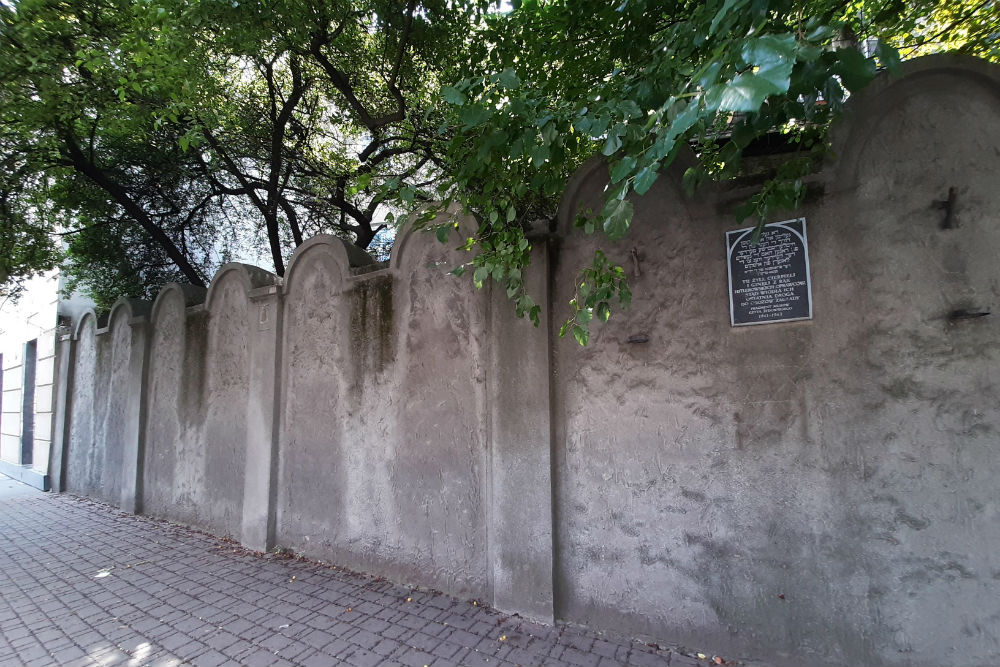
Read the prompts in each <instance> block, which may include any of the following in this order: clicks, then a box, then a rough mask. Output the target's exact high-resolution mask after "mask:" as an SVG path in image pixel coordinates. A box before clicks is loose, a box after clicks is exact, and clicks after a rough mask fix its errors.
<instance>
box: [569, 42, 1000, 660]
mask: <svg viewBox="0 0 1000 667" xmlns="http://www.w3.org/2000/svg"><path fill="white" fill-rule="evenodd" d="M973 69H974V70H975V71H972V72H970V71H966V70H964V69H963V63H962V62H961V61H960V60H958V61H954V60H949V61H947V62H942V61H937V65H936V66H935V67H933V68H928V67H926V66H920V67H917V72H915V73H914V74H915V78H914V79H912V80H908V79H906V78H904V79H901V80H899V81H895V82H892V83H891V84H890V83H885V84H879V85H878V86H876V87H875V89H874V92H873V94H872V95H870V96H866V98H865V99H864V100H861V101H859V102H858V105H859V109H857V110H855V112H854V114H853V115H852V116H850V117H849V120H848V122H849V125H848V126H845V127H841V128H840V133H839V136H841V137H847V138H848V139H845V140H842V142H841V143H840V144H839V145H838V156H839V158H840V160H841V162H840V163H839V164H837V165H835V166H833V167H830V168H829V169H828V172H827V174H825V176H826V177H827V179H828V180H827V192H828V194H827V195H826V196H825V197H824V198H822V199H820V200H818V201H813V202H811V203H810V204H808V205H807V206H806V207H805V209H804V210H802V211H799V212H797V213H795V214H794V215H795V216H800V215H801V216H804V217H805V218H806V220H807V225H808V227H807V229H808V241H809V253H810V266H811V280H812V295H813V304H814V317H813V319H812V320H810V321H804V322H793V323H785V324H770V325H762V326H750V327H736V328H734V327H731V326H730V323H729V312H728V309H729V301H728V295H727V269H726V260H725V256H726V255H725V236H724V234H725V232H726V231H727V230H728V229H731V228H733V227H734V225H731V224H730V220H729V219H727V218H726V217H724V216H720V215H719V214H718V213H717V212H716V211H715V210H714V208H715V207H714V205H713V202H712V201H711V200H704V199H702V200H700V201H699V200H695V201H692V202H685V201H684V199H683V198H682V197H681V196H680V194H679V192H678V190H677V187H676V183H679V180H680V179H679V174H677V173H675V174H668V175H666V177H665V178H664V177H661V182H658V183H657V184H656V186H655V187H654V188H653V189H652V190H651V191H650V192H649V193H648V194H647V195H646V196H644V197H642V198H640V199H637V200H636V201H635V208H636V214H635V221H634V223H633V228H632V230H631V232H630V234H629V237H628V238H627V239H626V240H624V241H623V242H622V243H620V244H618V245H617V247H615V248H614V249H613V250H612V251H611V253H610V257H611V259H612V260H613V261H616V262H618V263H620V264H621V265H622V266H624V267H626V269H627V271H628V273H629V277H630V280H631V284H632V290H633V293H634V294H635V299H634V302H633V306H632V308H631V309H630V310H629V311H628V312H625V313H622V314H620V315H616V316H615V317H614V318H613V319H612V320H611V322H610V323H609V324H608V325H607V326H604V327H602V328H600V329H599V330H598V331H597V332H595V334H594V336H593V337H592V339H591V343H590V345H589V346H588V347H587V348H586V349H582V348H579V347H577V346H572V345H557V346H556V347H555V350H556V358H555V371H556V374H557V376H558V377H559V381H558V382H557V383H555V384H554V391H555V394H554V395H555V416H554V421H555V434H556V438H555V443H554V448H555V452H556V454H555V458H556V461H555V469H556V479H555V484H554V488H555V491H556V516H557V531H556V534H557V539H556V549H555V561H556V566H555V571H556V572H557V580H556V600H557V607H556V614H557V616H559V617H562V618H564V619H566V620H569V621H574V622H582V623H588V624H592V625H597V626H603V627H607V628H614V629H619V630H626V631H629V632H636V631H642V632H645V633H647V634H649V635H652V636H658V637H689V638H691V640H692V641H698V642H701V643H702V645H711V646H716V647H719V649H720V650H731V651H734V652H736V653H737V654H738V653H740V652H745V651H757V652H758V653H759V654H763V655H768V656H769V657H774V659H776V660H777V661H780V660H781V659H782V658H781V656H786V658H784V659H785V660H788V661H791V662H795V661H804V662H810V663H820V664H823V663H829V664H913V663H934V664H955V663H956V662H987V663H988V662H995V661H996V659H997V657H998V645H997V642H996V639H995V637H993V636H991V635H990V634H989V633H985V634H984V633H980V632H979V631H977V630H975V629H974V627H976V624H977V622H976V621H973V620H972V619H974V618H986V617H989V618H997V617H1000V606H998V604H997V603H996V600H997V599H998V593H1000V584H998V581H997V579H996V578H995V576H994V574H995V569H996V568H995V565H994V564H993V563H991V560H990V556H989V555H988V554H989V548H988V547H987V544H990V543H994V542H996V541H997V540H998V539H1000V530H998V528H997V523H996V514H995V511H994V507H993V500H992V499H993V498H995V485H994V484H993V481H992V480H993V479H994V478H995V477H996V475H997V474H998V473H1000V459H998V458H997V456H996V450H995V442H996V438H997V432H998V429H1000V407H998V406H1000V400H998V399H1000V380H998V378H1000V348H998V346H997V345H996V341H997V336H998V334H1000V331H998V329H997V327H998V324H997V321H996V319H995V318H994V317H992V316H984V317H978V318H971V319H954V318H953V314H954V313H956V312H965V313H977V312H980V313H981V312H985V311H989V310H991V309H992V310H993V312H995V309H996V306H997V297H998V295H1000V271H998V269H997V264H996V257H997V253H998V252H1000V224H998V222H997V218H996V211H997V210H998V207H1000V191H998V189H997V188H996V186H995V183H994V181H995V176H996V174H997V173H1000V152H998V151H997V150H996V146H995V145H993V144H995V141H994V142H992V143H990V142H986V143H984V141H983V138H984V137H993V138H995V137H997V136H1000V105H998V104H997V101H998V99H1000V98H998V97H997V90H998V89H997V86H996V85H995V84H994V83H989V81H990V80H989V79H987V78H984V77H983V76H982V73H981V72H980V71H979V70H980V67H979V65H976V66H975V67H974V68H973ZM993 72H994V75H995V72H996V70H995V68H994V70H993ZM845 142H846V143H845ZM587 178H588V179H589V180H588V181H586V182H584V183H582V184H581V186H580V187H579V188H578V190H577V193H578V194H577V195H576V198H577V199H576V201H570V202H566V205H565V207H564V208H565V209H567V210H572V209H574V208H576V206H577V205H578V204H581V203H582V204H586V205H590V206H592V207H593V208H595V209H597V208H599V207H597V206H594V204H595V203H596V202H597V201H598V200H599V197H600V193H601V190H602V186H603V184H604V183H605V182H606V181H605V180H604V179H605V178H606V176H605V175H604V173H602V172H601V171H600V170H594V171H593V172H591V174H590V175H589V176H588V177H587ZM949 188H955V189H956V191H957V198H958V199H957V207H958V208H957V209H956V217H955V222H956V223H957V226H956V227H955V228H952V229H943V228H942V222H943V220H944V218H945V214H946V211H945V210H944V209H942V208H941V206H940V205H938V204H937V203H936V202H938V201H940V200H946V199H947V198H948V191H949ZM786 217H793V216H791V215H789V216H786ZM592 250H593V248H592V246H591V241H590V239H586V238H580V237H575V238H574V237H570V238H568V239H565V240H564V241H563V243H562V246H561V250H560V253H559V257H558V262H557V269H556V272H555V274H554V276H553V283H552V284H553V289H554V290H555V294H554V297H553V301H554V303H556V304H560V303H565V302H566V301H567V300H568V299H569V298H570V296H571V295H570V291H569V289H570V287H571V286H572V279H573V275H574V271H575V270H576V268H577V267H579V266H582V265H584V264H586V263H587V262H588V261H589V258H590V257H591V253H592ZM564 315H565V314H560V315H557V317H556V318H555V320H556V322H558V321H559V320H560V319H561V317H563V316H564ZM630 338H631V339H632V340H633V341H634V340H642V339H648V342H646V343H634V342H633V343H629V342H628V341H629V339H630ZM974 600H975V602H973V601H974ZM979 627H981V626H979ZM959 638H961V639H959ZM958 641H960V643H961V644H962V645H963V647H964V648H963V653H964V654H965V655H963V656H962V657H961V658H958V657H956V656H955V655H954V654H953V653H952V652H951V650H950V648H948V647H950V646H951V645H953V644H954V643H955V642H958ZM762 647H767V648H766V649H764V648H762Z"/></svg>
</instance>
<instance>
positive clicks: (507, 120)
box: [0, 0, 1000, 343]
mask: <svg viewBox="0 0 1000 667" xmlns="http://www.w3.org/2000/svg"><path fill="white" fill-rule="evenodd" d="M514 5H515V8H514V9H513V10H511V11H498V8H497V7H495V6H494V8H493V11H488V8H489V3H488V2H487V1H486V0H467V1H465V2H462V1H459V0H360V1H347V0H324V1H321V2H316V3H301V2H296V1H295V0H245V1H243V0H241V1H240V2H228V1H227V2H221V1H220V0H73V1H72V2H69V1H68V0H19V2H18V3H16V5H12V4H4V0H0V138H2V139H3V143H2V146H0V161H2V163H3V167H4V174H2V175H0V216H2V218H0V231H2V234H3V235H2V236H0V249H2V250H3V251H4V256H3V257H4V259H3V262H4V263H3V265H2V266H0V269H2V271H3V274H4V275H3V276H0V277H3V278H7V279H8V280H9V279H16V278H17V277H18V276H21V275H26V274H27V273H30V271H32V270H37V269H42V268H45V267H48V266H51V265H52V263H53V262H54V261H55V246H54V245H53V241H52V238H51V236H50V235H49V233H50V232H53V231H59V232H60V233H62V234H64V235H65V236H63V237H61V238H63V239H65V240H66V241H67V244H68V250H67V254H68V258H69V259H68V261H67V263H66V264H65V266H66V267H67V270H68V271H69V272H70V274H71V275H72V276H75V277H76V278H78V279H82V280H85V281H86V282H87V284H89V285H90V289H91V293H92V294H94V295H95V296H97V297H99V298H100V299H102V300H103V302H105V303H106V302H108V301H110V300H111V299H113V297H114V296H117V295H118V293H119V292H122V293H127V294H131V295H133V296H149V295H150V294H151V292H152V290H153V289H155V286H156V285H158V284H159V283H161V282H163V281H167V280H186V281H188V282H192V283H194V284H204V283H205V282H206V280H207V279H208V277H209V276H211V274H212V273H213V271H214V270H215V268H217V266H218V265H219V264H220V263H221V262H224V261H227V260H228V259H229V258H230V257H231V256H233V255H234V254H237V253H240V252H244V253H245V251H246V250H247V248H246V247H245V246H246V244H247V243H248V242H249V243H250V244H254V242H256V245H258V246H259V249H261V250H265V251H266V252H267V253H268V254H269V255H270V258H271V264H272V265H273V268H274V270H275V271H276V272H277V273H278V274H281V273H283V271H284V262H285V260H286V259H287V257H288V256H289V254H290V253H291V251H292V250H293V249H294V247H295V246H296V245H298V244H299V243H301V242H302V240H303V239H304V238H307V237H308V236H311V235H313V234H315V233H318V232H333V233H337V234H339V235H341V236H343V237H345V238H347V239H349V240H351V241H353V242H354V243H356V244H357V245H358V246H360V247H367V246H369V244H371V243H372V241H373V240H374V239H376V236H377V235H379V234H380V231H381V230H383V229H386V228H387V227H388V228H392V227H394V226H395V224H396V220H395V218H394V214H397V215H398V214H399V213H401V212H405V211H407V210H409V209H412V208H414V207H415V206H416V205H418V204H423V203H425V202H429V201H432V200H440V201H443V202H444V205H442V206H441V208H440V209H434V208H430V209H427V212H426V214H425V215H424V216H422V217H421V218H420V220H419V221H418V224H425V225H426V224H428V223H429V222H430V220H431V218H432V217H433V214H434V213H435V211H436V210H442V209H444V208H445V207H446V206H447V205H448V204H450V203H452V202H459V203H460V204H461V205H462V208H463V209H464V210H466V211H469V212H471V213H473V214H474V215H475V216H476V218H477V220H478V221H479V222H480V229H479V233H478V234H477V235H476V237H475V238H473V239H461V240H458V241H456V235H455V233H454V225H451V224H447V223H446V224H440V223H435V224H436V232H437V234H438V237H439V238H441V239H442V240H444V241H447V242H450V243H456V242H458V243H462V244H463V246H464V247H466V248H467V249H469V250H470V255H469V261H468V262H467V264H466V265H464V266H462V267H458V268H457V270H456V272H458V273H462V272H464V271H466V270H467V271H468V272H469V273H470V274H471V277H472V279H473V281H474V282H475V283H476V284H477V285H482V284H483V283H484V282H485V281H487V280H494V281H497V282H498V283H499V284H500V285H501V286H502V287H503V288H505V289H506V292H507V294H508V295H509V296H510V297H511V299H512V300H513V301H514V303H515V307H516V308H517V310H518V311H519V312H520V313H522V314H527V315H529V316H530V317H532V319H534V320H535V321H536V322H537V321H538V316H539V309H538V307H537V306H536V305H535V304H534V302H533V300H532V299H531V295H530V294H528V293H526V292H525V291H524V288H523V282H522V278H521V277H522V273H523V270H524V268H525V266H526V264H527V261H528V257H529V252H530V248H531V240H530V239H529V237H530V236H531V234H530V230H534V231H536V232H537V231H538V230H539V229H542V230H544V229H545V228H547V227H549V226H550V225H551V224H552V222H553V220H554V218H555V212H556V208H557V205H558V201H559V199H560V197H561V194H562V191H563V189H564V187H565V184H566V182H567V180H568V178H569V176H570V174H571V173H572V172H573V171H574V170H575V169H576V168H577V167H578V166H579V165H580V164H581V163H582V162H583V161H584V160H586V159H587V158H589V157H592V156H594V155H603V156H605V158H606V159H607V160H608V162H609V166H610V174H611V184H610V186H609V188H608V190H607V192H606V199H605V203H604V205H603V207H602V208H601V210H599V211H593V212H589V213H587V212H584V213H585V214H583V215H581V216H580V218H579V220H578V225H579V227H580V231H581V233H588V234H589V233H601V234H604V235H606V237H607V238H608V240H609V241H610V242H614V241H615V240H617V239H620V238H622V237H623V236H624V235H626V234H627V233H628V228H629V225H630V223H631V218H632V203H631V197H632V196H633V195H636V194H638V195H641V194H643V193H644V192H646V191H647V190H649V188H650V187H652V185H653V184H654V182H655V181H656V180H657V178H658V177H659V175H660V174H661V173H662V172H663V170H664V169H665V168H666V167H667V166H668V165H670V164H671V163H672V161H673V160H674V159H675V158H676V156H677V155H678V154H679V152H680V151H681V150H687V149H688V148H691V149H693V150H694V153H695V154H696V156H697V157H698V163H697V165H696V166H694V167H692V168H691V169H689V170H688V171H687V173H685V175H684V181H685V185H686V186H687V187H688V188H689V189H691V190H693V189H695V188H697V186H698V185H699V184H700V183H701V182H703V181H704V180H706V179H725V178H730V177H733V176H734V175H737V174H740V173H741V169H742V157H743V154H744V152H745V151H746V150H747V148H748V147H751V146H752V145H754V143H755V142H757V141H760V140H761V139H762V138H765V137H769V136H773V135H775V134H781V135H782V136H783V137H784V140H785V142H786V143H788V144H789V145H791V146H793V147H794V148H796V149H797V150H795V151H794V152H792V153H790V154H789V155H788V156H787V159H786V160H785V161H784V163H783V164H782V165H781V167H780V168H778V169H777V170H775V171H774V172H773V173H769V174H767V177H766V178H764V179H763V180H761V182H760V183H759V185H760V189H759V192H758V194H756V195H755V196H754V197H753V198H752V199H750V200H749V201H748V202H746V204H745V206H743V208H742V209H741V211H740V212H739V215H740V216H742V217H752V218H753V219H754V220H756V221H758V222H760V223H762V222H763V221H764V220H765V219H767V218H768V217H769V216H770V215H772V212H774V211H777V210H779V209H786V208H792V207H794V206H796V205H797V204H798V202H799V201H800V200H801V198H802V197H803V195H804V192H805V190H804V186H803V180H802V179H803V177H804V176H805V175H806V174H807V173H808V172H809V170H810V169H811V168H812V167H813V165H814V164H815V162H816V158H817V157H818V156H820V155H821V154H822V152H823V151H824V149H825V146H826V139H825V132H826V129H827V128H828V126H829V124H830V122H831V120H832V119H833V117H835V116H836V114H837V113H838V112H839V110H840V109H841V107H842V105H843V104H844V102H845V100H846V98H847V97H848V95H849V94H851V93H853V92H855V91H857V90H860V89H861V88H862V87H864V86H865V85H866V84H867V83H868V82H869V81H870V80H871V79H872V78H873V77H874V76H875V74H876V72H877V71H878V69H879V68H889V69H893V68H894V67H896V65H897V64H898V62H899V60H900V58H901V57H912V56H915V55H920V54H923V53H926V52H930V51H939V50H959V51H963V52H967V53H971V54H975V55H980V56H983V57H987V58H992V59H994V60H996V59H998V58H1000V54H998V43H1000V41H998V35H1000V11H998V6H997V2H996V0H959V1H948V0H908V1H903V0H852V1H851V2H847V3H844V2H834V1H833V0H808V1H800V2H790V1H788V0H706V1H698V2H695V1H691V0H688V1H684V0H678V1H668V0H618V1H616V2H614V3H608V2H604V1H598V0H526V1H524V2H520V3H514ZM380 238H381V236H380ZM532 238H533V237H532ZM241 244H242V245H243V246H244V247H241ZM629 297H630V294H629V290H628V285H627V282H626V280H625V278H624V272H623V271H622V270H621V268H620V267H615V266H613V265H612V264H610V263H609V262H608V260H607V257H606V255H604V254H603V253H600V252H598V253H597V254H596V255H595V257H594V261H593V263H592V264H591V265H590V266H587V267H582V270H581V275H580V279H579V281H578V293H577V295H576V298H575V299H574V302H573V306H575V309H574V311H575V315H574V317H573V319H572V320H571V321H570V322H568V323H567V326H566V327H564V332H567V331H572V332H573V334H574V336H575V337H576V339H577V340H578V341H580V342H581V343H584V342H586V340H587V337H588V335H589V326H590V324H591V322H592V321H593V320H595V319H596V320H606V319H607V318H608V317H609V316H610V314H611V310H612V306H613V305H614V304H615V303H616V302H619V303H627V301H628V299H629Z"/></svg>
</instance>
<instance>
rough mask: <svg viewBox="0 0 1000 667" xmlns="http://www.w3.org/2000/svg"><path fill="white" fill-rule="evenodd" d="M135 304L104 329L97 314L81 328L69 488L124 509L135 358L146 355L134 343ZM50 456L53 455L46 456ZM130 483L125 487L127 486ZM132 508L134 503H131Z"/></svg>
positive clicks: (120, 307) (124, 306) (118, 311)
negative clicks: (120, 505) (99, 326)
mask: <svg viewBox="0 0 1000 667" xmlns="http://www.w3.org/2000/svg"><path fill="white" fill-rule="evenodd" d="M135 314H136V313H135V311H134V307H133V304H132V303H130V302H129V301H127V300H122V301H119V303H117V304H116V305H115V307H114V308H113V309H112V311H111V313H110V315H109V316H108V321H107V326H105V327H101V328H98V323H97V318H96V316H95V315H94V313H93V311H88V312H86V313H85V314H84V316H83V318H82V320H80V322H79V324H78V327H77V333H76V337H77V345H76V355H75V359H74V361H73V364H74V368H73V373H72V375H73V382H72V388H71V389H69V391H71V393H72V401H71V411H72V412H71V416H70V419H69V427H68V431H69V437H68V442H67V445H66V450H67V453H65V454H63V456H65V457H66V458H67V461H68V464H67V470H66V477H65V480H64V484H65V488H66V490H68V491H71V492H73V493H79V494H81V495H88V496H93V497H96V498H100V499H101V500H104V501H106V502H109V503H112V504H115V505H119V504H122V502H123V492H125V491H127V492H126V495H129V494H131V493H132V492H131V491H130V490H129V489H130V488H131V486H132V485H134V479H133V478H134V472H130V470H132V469H134V462H132V460H133V459H134V458H135V457H134V455H132V454H130V452H131V450H132V449H134V448H135V447H136V446H137V443H136V442H135V440H136V438H135V435H136V433H135V431H136V423H135V421H134V418H133V415H132V414H131V413H132V412H134V401H135V398H136V389H137V386H136V385H137V382H136V378H135V377H134V375H133V368H132V365H133V364H134V363H135V361H136V359H135V356H134V355H139V357H142V356H143V355H144V351H143V350H142V349H141V347H136V345H135V344H134V340H133V335H134V334H133V322H132V320H133V317H134V315H135ZM46 458H48V457H46ZM123 485H124V486H123ZM125 505H126V506H130V503H128V502H126V503H125Z"/></svg>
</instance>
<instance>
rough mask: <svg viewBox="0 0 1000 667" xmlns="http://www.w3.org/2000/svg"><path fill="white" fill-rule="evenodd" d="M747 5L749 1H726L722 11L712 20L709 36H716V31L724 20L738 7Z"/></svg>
mask: <svg viewBox="0 0 1000 667" xmlns="http://www.w3.org/2000/svg"><path fill="white" fill-rule="evenodd" d="M746 3H747V0H726V2H725V3H724V4H723V5H722V9H720V10H719V12H718V13H717V14H716V15H715V18H713V19H712V25H711V26H710V27H709V29H708V34H709V35H714V34H715V31H716V30H718V29H719V24H721V23H722V20H723V19H724V18H726V14H728V13H729V12H731V11H732V10H734V9H736V8H737V7H740V6H742V5H745V4H746Z"/></svg>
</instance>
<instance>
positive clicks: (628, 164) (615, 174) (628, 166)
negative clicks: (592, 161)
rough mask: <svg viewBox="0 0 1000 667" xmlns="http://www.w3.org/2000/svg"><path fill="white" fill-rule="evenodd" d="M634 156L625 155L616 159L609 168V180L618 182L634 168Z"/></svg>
mask: <svg viewBox="0 0 1000 667" xmlns="http://www.w3.org/2000/svg"><path fill="white" fill-rule="evenodd" d="M636 161H637V160H636V158H635V156H633V155H627V156H625V157H624V158H622V159H621V160H619V161H618V164H616V165H615V166H614V168H613V169H612V170H611V182H612V183H618V182H620V181H621V180H622V179H624V178H625V177H626V176H628V175H629V174H630V173H632V170H633V169H635V164H636Z"/></svg>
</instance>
